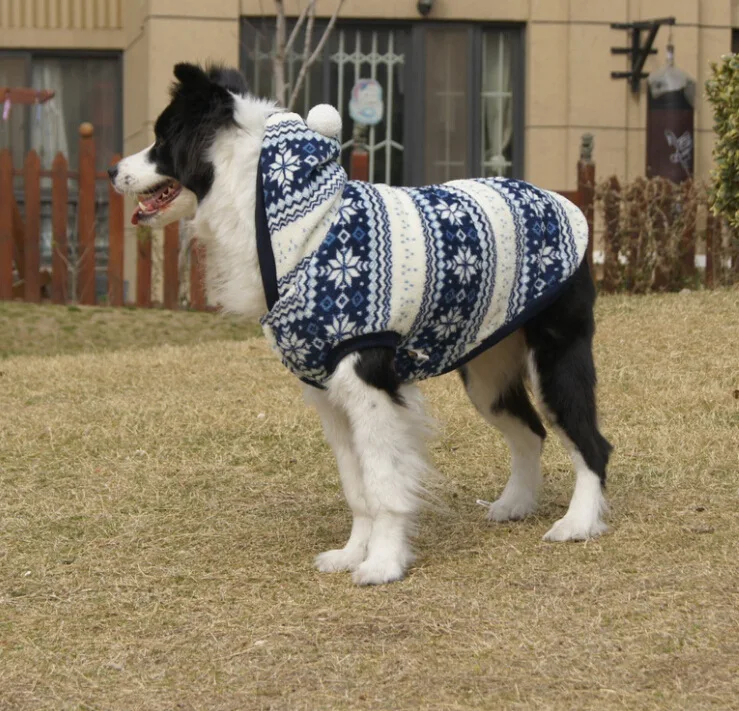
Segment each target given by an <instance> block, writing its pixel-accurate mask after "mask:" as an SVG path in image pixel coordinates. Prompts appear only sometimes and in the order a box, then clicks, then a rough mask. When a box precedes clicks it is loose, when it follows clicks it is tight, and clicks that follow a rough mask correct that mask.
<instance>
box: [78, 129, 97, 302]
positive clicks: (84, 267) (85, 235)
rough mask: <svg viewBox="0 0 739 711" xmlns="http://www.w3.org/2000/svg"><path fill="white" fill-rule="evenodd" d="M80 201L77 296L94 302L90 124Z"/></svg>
mask: <svg viewBox="0 0 739 711" xmlns="http://www.w3.org/2000/svg"><path fill="white" fill-rule="evenodd" d="M79 130H80V165H79V201H78V204H77V225H78V228H79V231H78V234H77V294H78V298H79V302H80V303H81V304H87V305H93V304H94V303H95V138H94V135H93V134H94V129H93V126H92V124H91V123H83V124H80V129H79Z"/></svg>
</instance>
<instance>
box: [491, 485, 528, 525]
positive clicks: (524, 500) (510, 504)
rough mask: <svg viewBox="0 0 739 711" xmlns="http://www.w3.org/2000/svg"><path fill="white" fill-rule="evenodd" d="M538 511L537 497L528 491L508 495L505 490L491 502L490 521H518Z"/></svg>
mask: <svg viewBox="0 0 739 711" xmlns="http://www.w3.org/2000/svg"><path fill="white" fill-rule="evenodd" d="M534 511H536V498H535V497H534V496H532V495H531V494H528V493H521V494H517V495H513V496H506V494H505V492H504V493H503V496H501V497H500V498H499V499H498V500H497V501H494V502H493V503H492V504H490V508H489V509H488V516H487V518H488V521H497V522H498V523H500V522H502V521H518V520H519V519H522V518H526V516H528V515H529V514H532V513H534Z"/></svg>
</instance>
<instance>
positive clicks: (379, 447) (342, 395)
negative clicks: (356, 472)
mask: <svg viewBox="0 0 739 711" xmlns="http://www.w3.org/2000/svg"><path fill="white" fill-rule="evenodd" d="M375 355H376V354H375ZM389 367H391V361H387V360H385V359H383V358H379V359H378V358H376V357H374V356H372V357H371V356H370V355H369V352H366V351H365V352H361V353H355V354H352V355H350V356H348V357H346V358H344V360H342V361H341V363H340V364H339V366H338V367H337V369H336V372H335V373H334V375H333V377H332V378H331V380H330V382H329V385H328V394H329V399H330V400H331V402H333V403H334V404H335V405H336V406H337V407H340V408H341V409H342V410H343V411H344V412H345V413H346V415H347V417H348V420H349V426H350V428H351V437H352V442H353V445H354V451H355V453H356V455H357V457H358V460H359V465H360V469H361V477H362V489H363V494H364V497H363V499H364V503H365V505H366V511H367V514H368V515H369V517H370V519H371V530H370V533H369V538H368V540H367V554H366V558H365V560H364V561H363V562H362V563H361V564H360V565H359V566H358V567H357V568H356V570H355V571H354V582H356V583H357V584H359V585H378V584H382V583H390V582H393V581H394V580H399V579H401V578H402V577H403V576H404V575H405V571H406V569H407V568H408V566H409V565H410V563H411V562H412V560H413V554H412V551H411V546H410V536H411V534H412V529H413V527H414V524H415V521H416V515H417V513H418V508H419V503H420V500H419V493H420V491H421V490H422V479H423V475H424V474H425V473H426V472H427V471H428V465H427V460H426V457H425V447H424V441H423V436H422V435H423V424H422V423H423V418H422V415H421V413H420V412H419V408H418V402H419V397H418V394H417V391H416V389H415V387H413V386H399V385H396V386H395V387H392V386H391V387H387V385H388V383H392V378H388V377H384V375H386V374H384V375H382V376H381V375H380V374H379V373H378V372H377V371H378V369H382V368H389ZM355 521H356V519H355ZM352 532H353V531H352Z"/></svg>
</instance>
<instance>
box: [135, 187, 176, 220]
mask: <svg viewBox="0 0 739 711" xmlns="http://www.w3.org/2000/svg"><path fill="white" fill-rule="evenodd" d="M181 192H182V186H181V185H180V184H179V183H178V182H177V181H175V180H165V181H164V182H163V183H160V184H159V185H157V186H156V187H154V188H153V189H151V190H149V191H148V192H146V193H142V194H140V195H139V196H138V200H139V204H138V206H137V208H136V211H135V212H134V213H133V217H131V222H132V223H133V224H134V225H138V224H139V222H141V221H142V220H143V221H145V220H148V219H151V218H152V217H154V215H156V214H157V213H159V212H161V211H162V210H165V209H166V208H167V206H168V205H169V204H170V203H172V202H174V199H175V198H176V197H177V196H178V195H179V194H180V193H181Z"/></svg>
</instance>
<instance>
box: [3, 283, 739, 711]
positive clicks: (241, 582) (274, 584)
mask: <svg viewBox="0 0 739 711" xmlns="http://www.w3.org/2000/svg"><path fill="white" fill-rule="evenodd" d="M142 317H143V316H142V314H140V313H139V314H134V315H133V316H131V318H142ZM121 318H123V317H121ZM599 323H600V327H599V332H598V336H597V360H598V365H599V369H600V378H601V387H600V399H601V409H602V420H603V429H604V431H605V433H606V434H607V435H608V436H609V438H610V439H611V440H612V441H613V443H614V444H615V445H616V450H615V454H614V457H613V460H612V467H611V471H610V474H611V476H610V486H609V496H610V501H611V505H612V515H611V524H612V533H610V534H609V535H607V536H605V537H603V538H602V539H600V540H597V541H592V542H589V543H587V544H544V543H543V542H542V541H541V536H542V534H543V533H544V532H545V531H546V530H547V529H548V527H549V525H550V524H551V522H552V521H553V520H554V519H555V518H556V517H558V516H560V515H561V514H562V512H563V511H564V510H565V507H566V505H567V502H568V499H569V495H570V492H571V488H572V484H573V477H572V474H571V471H570V467H569V464H568V462H567V460H566V457H565V455H564V453H563V451H562V450H561V448H560V446H559V445H558V444H555V443H554V441H553V440H550V441H549V444H548V445H547V448H546V451H545V472H546V479H547V481H546V488H545V492H544V497H543V501H542V506H541V510H540V514H539V515H538V516H537V517H535V518H533V519H531V520H529V521H525V522H522V523H517V524H515V525H487V524H486V523H485V522H484V521H483V515H484V512H483V510H482V509H481V508H480V507H478V506H476V505H475V504H474V501H475V498H476V497H477V496H482V497H484V498H491V497H492V496H494V495H495V493H496V492H498V491H500V490H501V488H502V486H503V484H504V482H505V479H506V470H507V455H506V453H505V451H504V447H503V446H502V444H501V441H500V438H499V437H498V436H497V435H496V434H494V433H493V432H491V431H490V430H489V429H488V428H487V427H486V426H485V424H484V423H483V422H482V421H481V420H480V419H479V418H478V417H476V416H475V414H474V413H473V411H472V408H471V407H470V406H469V405H468V404H467V403H466V402H465V401H464V398H463V396H462V393H461V391H460V387H459V384H458V383H457V381H456V379H455V378H454V377H448V378H442V379H437V380H435V381H432V382H429V383H427V384H425V385H424V390H425V392H426V394H427V396H428V399H429V400H430V402H431V407H432V410H433V411H434V413H435V414H436V415H437V416H438V417H439V419H440V420H442V422H443V423H444V427H443V434H442V435H441V437H440V439H439V440H438V441H437V442H436V443H435V445H434V449H433V453H434V458H435V461H436V463H437V464H438V466H439V468H440V469H441V471H442V472H443V474H444V475H445V478H444V483H443V485H442V490H441V495H442V497H443V499H444V501H445V503H446V504H447V505H448V511H446V512H444V511H429V512H427V513H426V514H425V516H424V518H423V521H422V526H421V534H420V539H419V542H418V546H419V551H420V557H419V561H418V564H417V566H416V567H415V568H414V569H413V570H412V572H411V574H410V575H409V577H408V578H407V579H406V580H405V581H404V582H402V583H399V584H395V585H392V586H388V587H382V588H375V589H360V588H355V587H353V586H352V584H351V581H350V577H349V576H348V575H345V574H338V575H321V574H319V573H317V572H315V571H314V570H313V569H312V567H311V558H312V556H313V554H314V553H317V552H319V551H321V550H324V549H326V548H329V547H333V546H335V545H337V544H339V543H342V542H343V539H344V537H345V536H346V534H347V530H348V525H349V518H348V514H347V511H346V509H345V507H344V505H343V503H342V499H341V494H340V491H339V486H338V482H337V476H336V473H335V469H334V464H333V461H332V457H331V455H330V453H329V451H328V449H327V447H326V445H325V444H324V443H323V440H322V437H321V434H320V431H319V425H318V422H317V419H316V417H315V416H314V415H313V414H312V413H311V412H309V411H308V410H307V409H306V408H305V407H304V406H303V405H302V402H301V400H300V396H299V387H298V384H297V383H296V382H295V380H294V379H292V378H291V377H290V376H289V375H288V374H287V373H286V372H284V371H283V369H282V366H281V365H280V364H279V363H278V362H277V360H276V359H275V358H274V357H273V356H272V355H271V354H269V353H268V351H267V348H266V346H265V344H264V342H263V341H262V340H261V339H252V340H247V341H244V342H212V343H199V344H195V345H191V346H179V347H173V346H168V345H166V346H159V347H156V348H150V349H144V348H139V349H134V350H122V351H121V350H111V351H108V352H101V353H92V354H90V353H82V354H77V355H63V356H55V357H33V356H23V357H10V358H8V359H6V360H4V361H2V362H0V384H1V385H2V388H0V413H1V414H0V467H1V468H2V476H1V484H0V486H1V491H2V495H1V496H0V522H1V523H0V708H1V709H3V710H5V709H33V710H34V711H36V710H45V709H106V710H107V709H125V710H126V711H133V710H138V709H147V710H149V709H151V710H152V711H160V710H164V709H233V710H236V709H290V710H292V709H309V710H315V709H472V708H480V709H482V708H484V709H493V708H495V709H498V708H510V709H529V708H542V709H563V710H564V709H568V710H569V709H586V708H593V709H595V708H598V709H615V708H630V709H670V710H674V709H703V708H716V709H728V708H738V707H739V569H738V568H737V558H738V557H739V556H738V554H737V539H738V538H739V515H738V514H737V505H738V504H739V477H738V476H737V470H738V468H739V467H738V465H739V460H738V454H737V452H738V449H739V448H738V445H739V399H736V395H735V392H736V390H737V389H739V368H738V366H737V342H736V333H737V327H738V326H739V292H737V291H718V292H714V293H709V292H703V293H690V294H675V295H667V296H647V297H611V298H603V299H601V301H600V305H599ZM0 341H3V338H0ZM145 341H146V339H141V340H140V341H139V342H140V343H143V342H145ZM111 347H112V346H111ZM49 348H50V347H49ZM262 413H263V416H262Z"/></svg>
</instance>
